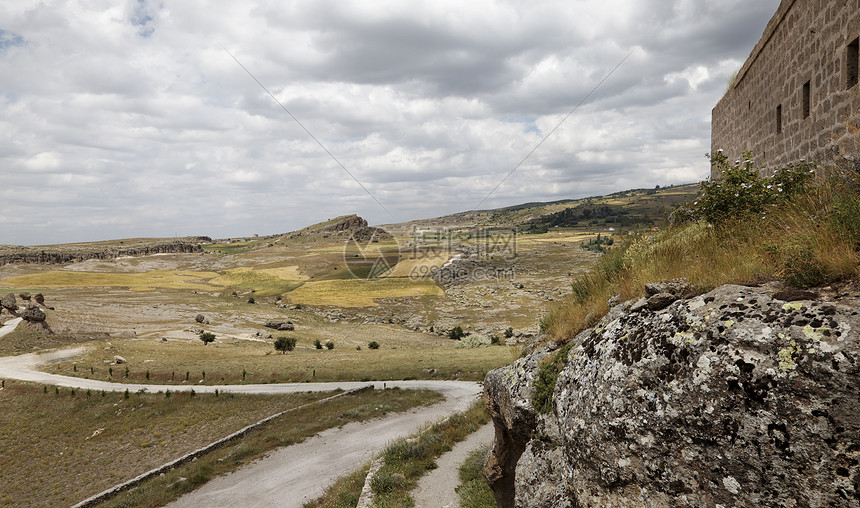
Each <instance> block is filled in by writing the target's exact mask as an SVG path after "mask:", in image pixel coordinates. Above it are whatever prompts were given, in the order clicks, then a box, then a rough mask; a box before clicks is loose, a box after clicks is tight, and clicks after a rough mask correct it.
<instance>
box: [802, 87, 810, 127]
mask: <svg viewBox="0 0 860 508" xmlns="http://www.w3.org/2000/svg"><path fill="white" fill-rule="evenodd" d="M803 118H809V81H807V82H806V83H804V84H803Z"/></svg>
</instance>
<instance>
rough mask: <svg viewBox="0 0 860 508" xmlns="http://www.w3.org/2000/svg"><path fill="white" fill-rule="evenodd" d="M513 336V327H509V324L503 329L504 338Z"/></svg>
mask: <svg viewBox="0 0 860 508" xmlns="http://www.w3.org/2000/svg"><path fill="white" fill-rule="evenodd" d="M513 336H514V329H513V327H510V326H509V327H507V328H506V329H505V338H506V339H510V338H511V337H513Z"/></svg>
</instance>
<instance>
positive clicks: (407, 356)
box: [43, 334, 519, 384]
mask: <svg viewBox="0 0 860 508" xmlns="http://www.w3.org/2000/svg"><path fill="white" fill-rule="evenodd" d="M284 335H288V334H284ZM289 335H293V336H297V337H298V344H297V346H296V349H295V350H294V351H292V352H289V353H287V354H280V353H277V352H276V351H275V350H274V346H273V344H272V341H268V342H250V341H232V342H216V343H213V344H210V345H208V346H204V345H203V343H202V342H200V341H194V342H186V341H169V342H160V341H155V340H121V339H111V340H110V342H109V343H108V342H107V341H94V342H92V343H91V344H92V346H93V347H91V348H90V349H89V350H88V351H87V353H85V355H84V356H83V357H82V358H79V359H75V360H72V361H65V362H62V363H58V364H52V365H49V366H45V367H43V370H45V371H46V372H50V373H57V374H63V375H70V376H78V377H87V378H93V379H103V380H107V379H111V380H112V381H116V382H129V383H136V382H146V381H147V378H146V373H147V372H149V379H148V381H149V382H152V383H165V384H171V383H173V384H197V383H200V382H203V383H206V384H223V383H228V384H237V383H243V382H244V383H284V382H300V381H363V380H364V381H366V380H397V379H464V380H475V381H477V380H480V379H483V377H484V374H485V373H486V372H487V371H489V370H492V369H494V368H497V367H501V366H503V365H507V364H508V363H510V362H511V361H513V360H515V359H516V358H517V357H518V355H519V349H518V348H516V347H506V346H494V347H488V348H476V349H456V348H454V347H453V346H454V344H455V341H451V340H448V339H442V338H438V339H437V340H435V341H433V342H435V343H436V345H435V347H434V345H433V343H430V344H427V343H425V342H424V341H420V342H416V343H415V344H414V347H399V348H396V349H395V348H394V347H393V346H392V344H396V343H397V342H396V341H394V340H393V339H392V342H389V341H388V340H386V339H383V338H377V339H374V340H376V341H377V342H378V343H379V344H380V345H381V347H380V349H376V350H373V349H370V348H368V347H367V344H366V343H365V344H363V345H362V349H361V350H360V351H359V350H357V349H356V347H355V346H349V345H347V344H345V343H343V342H340V341H339V340H338V339H333V341H334V344H335V348H334V349H332V350H328V349H325V348H323V349H316V348H315V347H314V344H313V340H311V339H307V338H304V337H302V335H301V334H289ZM323 342H325V341H323ZM438 344H445V347H439V346H438ZM114 355H121V356H123V357H124V358H126V359H127V360H128V364H126V365H110V362H111V361H112V360H113V357H114ZM126 368H128V370H129V372H128V374H127V375H126V372H125V369H126ZM204 372H205V377H204V374H203V373H204ZM243 372H244V377H243ZM186 373H188V380H187V381H186Z"/></svg>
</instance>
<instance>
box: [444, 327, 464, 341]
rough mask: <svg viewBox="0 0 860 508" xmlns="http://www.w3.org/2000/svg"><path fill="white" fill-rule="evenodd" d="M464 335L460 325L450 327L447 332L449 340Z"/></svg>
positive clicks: (460, 337) (457, 338)
mask: <svg viewBox="0 0 860 508" xmlns="http://www.w3.org/2000/svg"><path fill="white" fill-rule="evenodd" d="M465 336H466V332H464V331H463V328H462V327H461V326H460V325H457V326H455V327H454V328H451V331H449V332H448V338H449V339H451V340H460V339H462V338H463V337H465Z"/></svg>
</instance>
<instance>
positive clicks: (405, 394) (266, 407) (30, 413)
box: [0, 381, 440, 506]
mask: <svg viewBox="0 0 860 508" xmlns="http://www.w3.org/2000/svg"><path fill="white" fill-rule="evenodd" d="M329 395H331V393H296V394H291V395H290V396H288V397H284V396H283V395H278V396H275V395H221V396H219V397H215V396H214V395H210V394H206V395H201V394H198V395H196V396H194V397H191V396H190V395H188V394H179V393H176V394H172V395H171V396H170V397H169V398H167V397H165V395H164V394H137V393H133V394H130V396H129V398H127V399H126V398H124V396H123V395H122V394H117V393H107V394H104V395H102V393H101V392H95V391H93V392H90V393H89V394H88V393H87V391H86V390H77V391H75V392H72V391H71V390H70V389H68V388H61V389H59V393H58V394H57V393H55V389H54V388H53V387H47V393H45V391H44V390H43V387H42V386H40V385H34V384H29V383H23V382H14V381H6V382H5V387H4V388H3V389H0V415H2V416H0V442H2V443H3V446H2V448H0V467H2V470H3V481H2V482H0V505H3V506H61V505H65V506H68V505H71V504H74V503H76V502H78V501H80V500H82V499H85V498H87V497H89V496H91V495H93V494H96V493H98V492H101V491H102V490H105V489H107V488H109V487H111V486H113V485H115V484H117V483H120V482H122V481H125V480H127V479H129V478H132V477H134V476H136V475H138V474H141V473H143V472H144V471H147V470H149V469H152V468H154V467H157V466H159V465H161V464H163V463H165V462H168V461H170V460H173V459H175V458H176V457H178V456H180V455H182V454H184V453H187V452H190V451H192V450H194V449H196V448H199V447H201V446H203V445H205V444H208V443H210V442H212V441H214V440H216V439H218V438H221V437H223V436H225V435H227V434H230V433H231V432H234V431H236V430H238V429H240V428H242V427H244V426H245V425H248V424H250V423H253V422H256V421H258V420H260V419H262V418H265V417H266V416H269V415H270V414H272V413H274V412H277V411H282V410H284V409H288V408H290V407H296V406H299V405H303V404H306V403H308V402H311V401H314V400H319V399H321V398H324V397H327V396H329ZM439 398H440V396H439V395H438V394H436V393H434V392H412V391H407V390H387V391H385V392H382V391H376V392H369V393H366V394H360V395H357V396H350V397H341V398H339V399H335V400H334V401H330V402H327V403H325V404H323V405H321V406H319V407H312V408H308V409H307V410H305V409H303V410H302V411H301V412H300V413H301V414H295V415H285V416H284V417H282V418H280V419H279V420H278V421H277V422H273V424H272V426H273V427H275V428H276V431H275V432H276V433H277V434H276V436H277V438H276V439H275V438H272V437H271V436H270V435H268V434H266V433H265V432H263V435H264V436H265V437H264V441H266V442H268V447H263V446H262V445H260V444H255V443H254V442H253V441H250V440H246V441H245V442H243V444H242V446H243V447H244V448H243V450H242V453H241V457H239V458H240V459H241V460H242V461H248V460H251V459H253V458H254V457H256V456H259V455H260V454H261V453H264V452H265V451H267V450H269V449H271V448H273V447H275V446H281V445H284V444H289V443H291V442H298V441H300V440H301V439H303V438H304V437H307V436H311V435H314V434H316V433H318V432H319V431H320V430H323V429H325V428H329V427H332V426H337V425H343V424H344V423H346V422H348V421H353V420H363V419H367V418H372V417H377V416H379V413H380V410H377V409H376V408H378V407H382V408H383V409H384V411H386V412H388V411H402V410H404V409H406V408H410V407H414V406H417V405H422V404H428V403H433V402H435V401H437V400H438V399H439ZM69 422H74V425H69ZM252 452H253V453H252ZM214 453H225V452H224V451H221V452H214ZM202 461H203V459H198V461H196V462H195V464H199V463H201V462H202ZM179 472H180V476H181V471H179ZM171 474H172V473H171ZM186 474H187V472H186ZM189 477H190V476H189ZM175 480H176V479H175V478H174V479H173V481H175ZM163 487H164V486H161V487H160V488H159V489H157V490H168V491H169V490H171V489H164V488H163ZM172 490H176V489H172ZM182 492H184V490H179V491H178V493H180V494H181V493H182ZM159 499H162V500H163V499H164V498H163V497H161V498H159ZM141 505H152V503H134V506H141Z"/></svg>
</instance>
